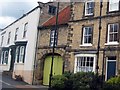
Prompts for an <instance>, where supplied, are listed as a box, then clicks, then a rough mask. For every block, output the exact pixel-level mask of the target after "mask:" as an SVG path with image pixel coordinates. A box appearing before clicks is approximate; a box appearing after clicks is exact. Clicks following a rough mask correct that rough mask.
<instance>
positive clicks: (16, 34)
mask: <svg viewBox="0 0 120 90" xmlns="http://www.w3.org/2000/svg"><path fill="white" fill-rule="evenodd" d="M18 30H19V28H16V31H15V40H17V36H18Z"/></svg>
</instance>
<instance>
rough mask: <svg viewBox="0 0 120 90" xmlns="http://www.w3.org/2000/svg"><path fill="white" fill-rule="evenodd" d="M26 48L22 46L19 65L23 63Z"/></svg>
mask: <svg viewBox="0 0 120 90" xmlns="http://www.w3.org/2000/svg"><path fill="white" fill-rule="evenodd" d="M24 50H25V46H20V53H19V63H23V59H24V54H25V53H24Z"/></svg>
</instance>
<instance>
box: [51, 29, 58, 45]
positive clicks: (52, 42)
mask: <svg viewBox="0 0 120 90" xmlns="http://www.w3.org/2000/svg"><path fill="white" fill-rule="evenodd" d="M54 35H55V30H52V31H51V34H50V46H53V44H54V43H55V46H56V45H57V33H56V35H55V36H56V37H54ZM54 39H55V40H54ZM54 41H55V42H54Z"/></svg>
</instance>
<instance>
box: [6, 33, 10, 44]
mask: <svg viewBox="0 0 120 90" xmlns="http://www.w3.org/2000/svg"><path fill="white" fill-rule="evenodd" d="M10 38H11V32H9V33H8V41H7V44H9V43H10Z"/></svg>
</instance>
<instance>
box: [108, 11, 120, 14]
mask: <svg viewBox="0 0 120 90" xmlns="http://www.w3.org/2000/svg"><path fill="white" fill-rule="evenodd" d="M118 12H119V10H114V11H108V12H107V13H108V14H109V13H118Z"/></svg>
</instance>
